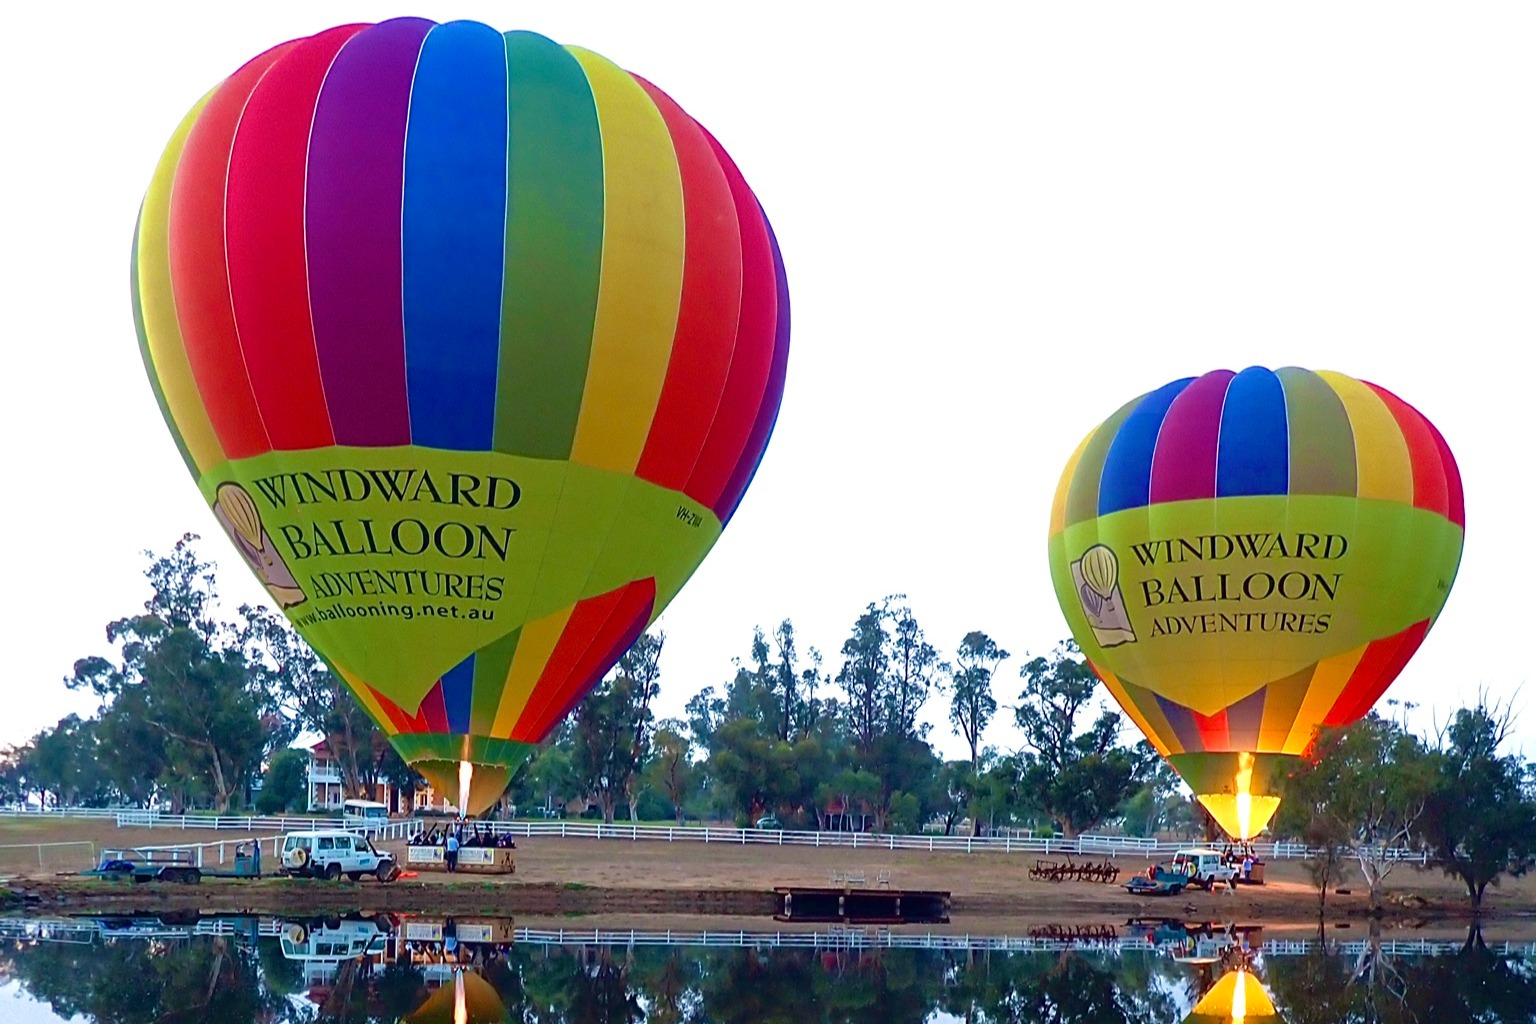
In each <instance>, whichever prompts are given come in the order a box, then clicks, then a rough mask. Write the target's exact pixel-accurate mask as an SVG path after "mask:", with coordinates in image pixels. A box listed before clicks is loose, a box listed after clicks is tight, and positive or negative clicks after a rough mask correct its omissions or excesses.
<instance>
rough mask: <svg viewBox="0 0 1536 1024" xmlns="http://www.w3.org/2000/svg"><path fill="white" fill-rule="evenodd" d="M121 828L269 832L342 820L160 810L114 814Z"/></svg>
mask: <svg viewBox="0 0 1536 1024" xmlns="http://www.w3.org/2000/svg"><path fill="white" fill-rule="evenodd" d="M113 814H114V815H115V816H116V818H117V827H118V828H179V829H202V830H205V831H211V832H267V831H271V830H274V829H278V830H282V831H287V832H291V831H293V830H295V829H310V828H339V827H341V818H340V817H339V816H337V817H315V816H303V817H300V816H292V817H290V816H288V815H232V814H224V815H208V814H162V813H160V812H159V811H114V812H113Z"/></svg>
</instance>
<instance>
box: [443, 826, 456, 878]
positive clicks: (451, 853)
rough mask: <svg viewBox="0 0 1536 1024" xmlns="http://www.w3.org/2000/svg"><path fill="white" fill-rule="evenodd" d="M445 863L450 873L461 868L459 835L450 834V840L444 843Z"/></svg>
mask: <svg viewBox="0 0 1536 1024" xmlns="http://www.w3.org/2000/svg"><path fill="white" fill-rule="evenodd" d="M443 863H444V864H446V865H447V866H448V870H449V871H457V870H458V868H459V834H458V833H457V832H449V833H448V839H447V840H446V841H445V842H444V843H443Z"/></svg>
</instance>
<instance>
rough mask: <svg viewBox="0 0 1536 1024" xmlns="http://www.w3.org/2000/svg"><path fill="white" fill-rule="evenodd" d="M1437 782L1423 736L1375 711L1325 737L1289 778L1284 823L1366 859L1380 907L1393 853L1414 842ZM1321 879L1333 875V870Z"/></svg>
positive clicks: (1372, 895)
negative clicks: (1409, 731) (1383, 883)
mask: <svg viewBox="0 0 1536 1024" xmlns="http://www.w3.org/2000/svg"><path fill="white" fill-rule="evenodd" d="M1434 782H1435V765H1434V761H1433V760H1432V759H1431V757H1430V756H1429V753H1428V751H1426V750H1425V749H1424V745H1423V744H1422V743H1421V742H1420V741H1419V739H1418V738H1417V737H1416V736H1413V735H1410V734H1409V733H1408V732H1407V731H1406V730H1404V729H1403V728H1402V726H1400V725H1398V724H1397V723H1395V722H1391V721H1388V720H1386V719H1384V718H1381V717H1380V716H1378V715H1376V714H1375V713H1374V712H1373V713H1371V714H1370V715H1367V716H1366V717H1365V718H1362V719H1361V720H1360V721H1358V722H1355V723H1353V724H1352V725H1348V726H1344V727H1342V728H1333V729H1325V730H1323V731H1322V732H1321V733H1320V734H1319V735H1318V737H1317V739H1316V741H1315V742H1314V744H1313V747H1312V753H1311V754H1310V756H1309V757H1307V758H1306V759H1304V760H1303V761H1302V763H1301V764H1300V766H1299V767H1297V768H1296V769H1295V770H1294V771H1293V772H1292V773H1291V774H1290V776H1289V777H1288V778H1287V780H1286V790H1285V800H1283V801H1282V804H1281V806H1282V807H1285V808H1287V809H1288V814H1287V816H1286V817H1285V818H1284V819H1282V821H1281V822H1280V823H1279V824H1282V825H1285V824H1288V825H1290V826H1291V827H1292V828H1293V829H1296V830H1297V831H1299V832H1301V833H1302V834H1303V835H1306V834H1311V835H1312V836H1313V837H1314V838H1315V839H1317V840H1318V841H1317V843H1315V844H1313V845H1316V846H1320V847H1321V846H1324V845H1328V844H1333V843H1335V842H1337V843H1338V844H1339V845H1340V846H1341V847H1342V851H1343V853H1344V855H1346V856H1351V857H1353V858H1354V859H1355V860H1356V861H1357V862H1358V863H1359V865H1360V873H1361V875H1362V876H1363V877H1364V879H1365V884H1366V886H1367V888H1368V890H1369V892H1370V899H1371V906H1372V907H1376V906H1379V905H1380V902H1381V886H1382V882H1383V881H1384V880H1385V879H1386V877H1387V876H1388V875H1389V874H1391V873H1392V869H1393V868H1394V867H1396V866H1397V863H1398V862H1397V861H1396V860H1392V859H1389V857H1388V855H1387V851H1388V850H1390V849H1393V848H1399V847H1404V846H1409V845H1412V842H1413V838H1414V830H1415V827H1416V825H1417V823H1418V820H1419V817H1420V816H1421V815H1422V814H1423V812H1424V808H1425V804H1426V802H1427V801H1428V799H1429V794H1430V790H1431V789H1432V788H1433V786H1434ZM1298 825H1299V826H1300V827H1299V828H1298ZM1318 877H1319V878H1320V879H1322V880H1323V881H1325V882H1326V881H1328V880H1330V879H1329V872H1327V871H1324V872H1322V873H1321V874H1319V876H1318Z"/></svg>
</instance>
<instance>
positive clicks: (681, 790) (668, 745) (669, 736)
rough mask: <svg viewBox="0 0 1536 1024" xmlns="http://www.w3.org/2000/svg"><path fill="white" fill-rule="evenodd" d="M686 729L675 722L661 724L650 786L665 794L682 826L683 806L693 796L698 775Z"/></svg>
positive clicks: (653, 744)
mask: <svg viewBox="0 0 1536 1024" xmlns="http://www.w3.org/2000/svg"><path fill="white" fill-rule="evenodd" d="M685 729H686V727H685V726H684V725H683V724H682V723H681V722H678V721H676V720H675V719H668V720H667V721H665V722H662V723H661V724H660V725H659V726H658V727H657V729H656V736H655V738H654V740H653V743H652V747H653V749H654V751H655V753H654V756H653V757H652V758H651V764H650V775H651V779H652V781H653V784H654V785H655V786H656V788H657V789H659V790H661V791H662V792H663V793H666V794H667V800H668V802H669V803H671V804H672V813H673V814H674V815H675V816H676V817H677V823H678V824H679V825H681V824H683V805H684V804H685V803H686V802H687V801H688V798H689V797H690V796H691V795H692V794H693V790H694V785H695V782H696V774H697V772H696V769H695V768H694V765H693V761H692V752H693V750H692V745H691V744H690V743H689V742H688V737H687V735H686V732H685Z"/></svg>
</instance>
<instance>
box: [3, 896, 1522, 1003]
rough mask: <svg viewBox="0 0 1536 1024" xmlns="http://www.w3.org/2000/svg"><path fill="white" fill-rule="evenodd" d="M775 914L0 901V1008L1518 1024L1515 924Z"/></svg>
mask: <svg viewBox="0 0 1536 1024" xmlns="http://www.w3.org/2000/svg"><path fill="white" fill-rule="evenodd" d="M674 923H675V921H674ZM719 923H720V922H718V921H716V922H713V924H715V925H718V924H719ZM729 923H732V924H736V923H737V922H734V921H733V922H729ZM754 925H755V927H754ZM776 927H777V926H775V925H773V923H772V922H762V923H756V922H753V923H747V924H746V925H745V930H742V929H741V928H738V929H736V930H725V929H719V930H703V929H701V928H692V927H690V928H687V929H686V930H683V929H678V928H675V927H674V928H673V929H671V930H666V929H659V928H647V927H646V922H645V921H643V920H641V921H635V922H632V926H631V923H626V925H625V926H624V927H619V928H612V927H606V926H605V927H602V928H597V929H594V928H592V927H587V926H585V925H583V923H582V921H581V920H580V919H572V920H567V921H553V922H526V923H525V922H514V921H510V920H505V919H494V918H465V919H460V920H457V921H455V920H453V919H451V918H450V919H443V918H433V917H430V916H421V915H411V916H394V915H374V916H362V915H357V916H349V917H345V918H317V919H293V918H273V917H206V916H205V917H198V916H196V915H192V916H187V917H177V916H172V917H168V918H154V917H74V918H60V917H56V918H5V919H0V968H3V971H4V975H5V977H6V979H7V980H6V981H5V982H4V983H3V984H0V1020H4V1021H6V1022H17V1024H57V1022H59V1021H70V1022H101V1024H139V1022H143V1024H150V1022H160V1024H174V1022H182V1021H185V1022H188V1024H191V1022H202V1021H210V1022H227V1024H247V1022H249V1024H287V1022H293V1024H298V1022H310V1021H337V1022H341V1021H346V1022H356V1024H372V1022H378V1024H401V1022H409V1024H428V1022H433V1021H442V1022H447V1024H489V1022H506V1021H513V1022H521V1024H620V1022H622V1024H641V1022H645V1024H705V1022H710V1024H713V1022H720V1024H757V1022H767V1021H773V1022H786V1024H789V1022H793V1024H801V1022H839V1024H842V1022H847V1024H855V1022H859V1024H862V1022H868V1024H900V1022H922V1024H940V1022H943V1024H951V1022H957V1021H964V1022H967V1024H990V1022H1009V1024H1014V1022H1017V1024H1024V1022H1029V1024H1034V1022H1059V1024H1067V1022H1074V1024H1075V1022H1082V1024H1089V1022H1093V1024H1099V1022H1105V1024H1111V1022H1121V1021H1127V1022H1138V1024H1140V1022H1146V1024H1161V1022H1170V1024H1173V1022H1180V1024H1182V1022H1185V1021H1196V1022H1200V1024H1209V1022H1213V1021H1230V1020H1234V1019H1241V1020H1242V1021H1243V1024H1264V1022H1269V1021H1288V1022H1292V1024H1312V1022H1317V1024H1322V1022H1354V1021H1358V1022H1371V1021H1381V1022H1421V1024H1429V1022H1435V1024H1459V1022H1463V1021H1466V1022H1471V1021H1478V1022H1503V1021H1510V1022H1516V1021H1518V1022H1528V1021H1536V931H1533V932H1532V933H1531V934H1530V935H1529V936H1521V935H1519V934H1518V933H1514V934H1512V935H1500V936H1499V937H1498V938H1497V939H1496V940H1491V939H1490V940H1485V939H1483V938H1482V937H1481V936H1480V935H1479V934H1477V933H1472V934H1470V935H1466V934H1452V933H1448V932H1442V933H1438V934H1435V935H1425V934H1423V933H1411V934H1407V935H1405V934H1402V933H1395V932H1394V933H1386V934H1378V935H1376V936H1374V937H1373V936H1370V935H1368V934H1365V933H1363V932H1360V931H1359V930H1358V929H1356V930H1354V931H1351V932H1332V933H1329V934H1327V935H1323V936H1320V935H1319V934H1318V933H1317V932H1316V931H1315V930H1314V929H1309V928H1307V927H1306V926H1298V927H1294V928H1287V927H1277V926H1275V925H1266V926H1265V927H1262V928H1260V927H1250V926H1245V925H1242V924H1240V923H1239V924H1218V923H1192V922H1191V923H1185V922H1174V921H1137V922H1123V921H1121V922H1112V921H1106V922H1103V923H1099V924H1086V925H1074V926H1071V927H1057V926H1051V925H1033V926H1031V925H1028V924H1027V923H1023V922H1021V923H1019V925H1018V926H1017V927H1016V928H1015V927H1012V926H1010V927H1009V928H1008V929H1007V930H1008V932H1009V934H994V935H968V934H965V933H964V930H963V928H960V929H956V928H950V929H946V930H935V931H927V930H924V929H910V928H909V929H896V930H878V929H836V928H833V929H823V930H820V931H779V930H776ZM1223 979H1226V980H1225V981H1223ZM1234 1003H1236V1005H1234ZM1234 1010H1235V1011H1237V1012H1238V1013H1240V1014H1241V1017H1240V1018H1235V1017H1234V1015H1233V1011H1234Z"/></svg>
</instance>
